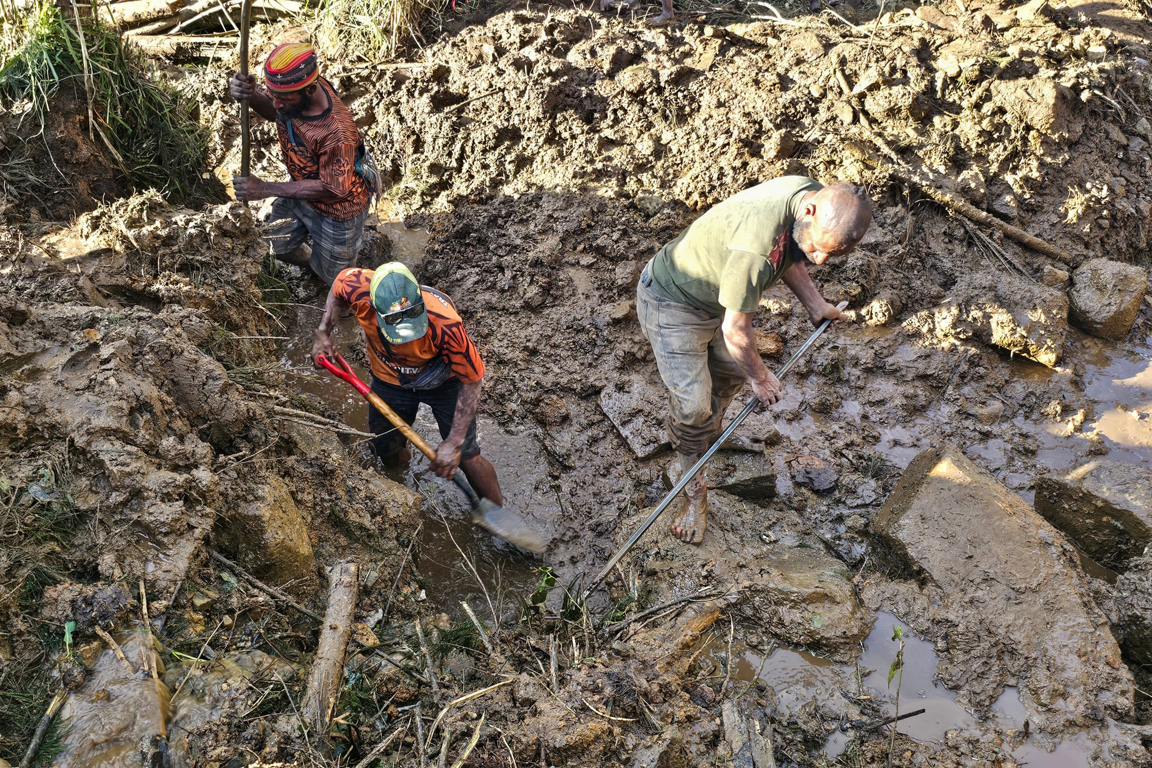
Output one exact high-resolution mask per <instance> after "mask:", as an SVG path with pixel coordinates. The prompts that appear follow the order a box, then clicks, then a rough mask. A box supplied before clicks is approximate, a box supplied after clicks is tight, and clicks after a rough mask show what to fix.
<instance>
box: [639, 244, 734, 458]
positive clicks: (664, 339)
mask: <svg viewBox="0 0 1152 768" xmlns="http://www.w3.org/2000/svg"><path fill="white" fill-rule="evenodd" d="M636 315H637V318H638V319H639V320H640V328H641V330H643V331H644V336H645V337H646V338H647V339H648V343H649V344H651V345H652V352H653V353H654V354H655V357H656V367H657V368H658V369H659V370H660V378H661V379H663V381H664V386H666V387H668V395H669V398H668V400H669V411H668V434H669V437H670V439H671V440H672V447H673V448H675V449H676V452H677V453H687V454H692V455H698V454H701V453H703V452H704V451H705V450H707V449H708V446H709V445H711V444H712V443H713V442H714V441H715V440H716V438H717V437H719V436H720V431H721V429H720V428H721V424H722V421H723V419H724V412H725V411H726V410H728V406H729V404H731V402H732V398H734V397H735V396H736V393H737V392H739V391H740V388H741V387H742V386H744V380H745V379H744V373H743V371H741V370H740V366H739V365H738V364H737V363H736V361H735V360H734V359H733V358H732V355H730V354H729V353H728V347H727V346H726V345H725V344H724V334H723V333H721V330H720V326H721V325H722V323H723V322H724V318H723V317H713V316H712V315H710V314H708V313H707V312H703V311H701V310H699V309H694V308H692V307H690V306H688V305H687V304H681V303H679V302H676V301H672V300H671V299H669V298H667V297H666V296H664V295H663V294H662V293H660V291H659V289H658V288H657V287H655V286H653V285H652V263H651V262H649V263H648V266H646V267H644V271H643V272H641V273H640V282H639V283H638V284H637V285H636Z"/></svg>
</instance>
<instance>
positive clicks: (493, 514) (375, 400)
mask: <svg viewBox="0 0 1152 768" xmlns="http://www.w3.org/2000/svg"><path fill="white" fill-rule="evenodd" d="M316 362H317V363H319V364H320V365H322V366H324V367H325V368H327V369H328V372H329V373H331V374H332V375H333V376H335V377H336V378H338V379H343V380H344V381H346V382H348V383H349V384H351V385H352V386H353V387H355V388H356V391H357V392H359V393H360V394H361V395H363V396H364V397H365V398H366V399H367V400H368V402H370V403H372V405H373V407H375V408H376V410H378V411H380V413H382V414H384V416H385V418H387V419H388V421H390V422H392V426H394V427H396V429H398V430H400V434H402V435H404V437H406V438H408V439H409V440H410V441H411V442H412V444H413V445H415V446H416V447H417V448H419V449H420V452H421V453H423V454H424V455H425V456H427V457H428V458H429V459H433V460H434V459H435V458H436V451H434V450H433V449H432V446H430V445H428V442H427V441H426V440H425V439H424V438H422V437H421V436H420V435H419V434H418V433H417V432H416V430H414V429H412V427H411V425H409V424H408V422H406V421H404V419H402V418H400V417H399V416H398V415H396V412H395V411H393V410H392V409H391V408H389V407H388V404H387V403H385V402H384V400H383V399H381V397H380V396H379V395H377V394H376V393H375V392H373V391H372V390H371V389H369V387H368V385H367V384H365V383H364V382H363V381H361V380H360V379H359V377H357V376H356V372H355V371H353V370H352V366H350V365H349V364H348V361H347V360H345V359H344V357H343V356H342V355H336V363H333V362H332V361H331V360H329V359H328V358H327V357H325V356H324V355H317V357H316ZM337 363H339V365H337ZM452 480H453V482H455V483H456V485H457V486H459V487H460V490H461V491H463V492H464V495H465V496H467V497H468V503H469V505H471V507H472V523H473V524H474V525H479V526H480V527H481V528H487V529H488V530H489V531H491V532H492V533H494V534H496V535H497V536H499V537H500V538H502V539H504V540H505V541H508V542H511V543H512V544H515V545H516V546H518V547H520V548H521V549H526V550H528V551H529V552H535V553H537V554H539V553H540V552H543V551H544V550H545V549H547V544H546V543H545V541H544V540H543V539H541V538H540V536H538V535H537V534H536V532H535V531H533V530H532V529H531V528H529V527H528V525H527V523H525V522H524V520H523V519H522V518H521V517H520V516H519V515H516V514H514V513H512V512H509V511H508V510H506V509H504V508H503V507H501V506H500V505H499V504H496V503H494V502H493V501H491V500H490V499H482V498H480V497H479V496H477V495H476V491H474V490H472V486H471V485H469V484H468V480H467V479H466V478H465V477H464V473H463V472H461V471H460V470H456V474H454V475H452Z"/></svg>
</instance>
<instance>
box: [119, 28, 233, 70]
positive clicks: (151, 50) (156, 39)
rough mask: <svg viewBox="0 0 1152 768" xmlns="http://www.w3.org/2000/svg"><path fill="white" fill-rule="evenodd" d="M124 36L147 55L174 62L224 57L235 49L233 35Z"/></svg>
mask: <svg viewBox="0 0 1152 768" xmlns="http://www.w3.org/2000/svg"><path fill="white" fill-rule="evenodd" d="M124 37H125V39H126V40H128V41H129V42H131V43H133V44H134V45H135V46H136V47H137V48H139V49H140V50H141V51H142V52H143V53H145V54H147V55H148V56H162V57H165V58H168V59H170V60H171V61H172V62H173V63H175V64H189V63H191V62H194V61H196V60H203V59H226V58H228V57H229V56H231V55H232V53H233V52H234V51H235V50H236V37H235V36H234V35H229V36H210V35H134V34H132V33H131V32H129V33H127V34H126V35H125V36H124Z"/></svg>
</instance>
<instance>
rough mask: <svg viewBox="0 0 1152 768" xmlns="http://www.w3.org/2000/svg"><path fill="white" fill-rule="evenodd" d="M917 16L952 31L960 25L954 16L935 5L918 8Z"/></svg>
mask: <svg viewBox="0 0 1152 768" xmlns="http://www.w3.org/2000/svg"><path fill="white" fill-rule="evenodd" d="M916 18H918V19H920V20H921V21H923V22H925V23H926V24H928V25H930V26H932V27H935V28H936V29H947V30H949V31H952V32H954V31H956V28H957V27H958V26H959V24H958V23H957V21H956V19H955V18H954V17H952V16H948V15H946V14H945V13H944V12H942V11H941V10H940V9H939V8H937V7H936V6H933V5H922V6H920V7H919V8H917V9H916Z"/></svg>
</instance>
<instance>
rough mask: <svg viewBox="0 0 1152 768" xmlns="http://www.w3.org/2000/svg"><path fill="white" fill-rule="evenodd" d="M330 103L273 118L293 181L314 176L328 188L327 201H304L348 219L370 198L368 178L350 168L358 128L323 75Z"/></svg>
mask: <svg viewBox="0 0 1152 768" xmlns="http://www.w3.org/2000/svg"><path fill="white" fill-rule="evenodd" d="M319 85H320V88H322V89H323V90H324V92H325V93H326V94H328V98H329V99H330V100H331V101H332V106H330V107H329V108H328V109H326V110H324V112H322V113H321V114H319V115H316V116H315V117H296V118H292V119H291V120H285V119H283V118H279V117H278V118H277V120H276V132H277V134H278V135H279V137H280V149H281V150H283V152H284V164H285V165H286V166H288V175H289V176H291V177H292V180H293V181H303V180H305V179H319V180H320V181H322V182H324V188H325V189H326V190H328V191H329V192H330V193H332V195H333V198H334V199H331V200H309V201H308V205H310V206H312V207H313V208H315V209H316V212H317V213H319V214H320V215H321V216H324V217H326V218H329V219H333V220H335V221H348V220H349V219H354V218H356V217H357V216H359V215H360V214H361V213H363V212H364V211H365V210H366V209H367V208H368V204H369V202H370V201H371V199H372V190H371V188H370V187H369V186H368V183H367V182H366V181H365V180H364V179H363V178H362V177H361V176H360V175H359V174H357V173H356V149H357V148H358V147H359V146H361V144H362V143H363V140H362V139H361V138H360V130H359V129H358V128H357V127H356V121H355V120H354V119H353V118H352V113H351V112H350V111H348V107H346V106H344V102H342V101H340V99H339V97H337V96H336V92H335V91H334V90H333V89H332V86H331V85H329V84H328V81H327V80H324V79H323V78H321V79H320V80H319Z"/></svg>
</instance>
